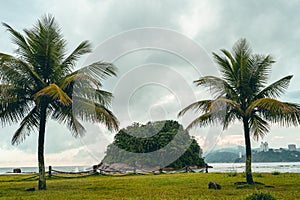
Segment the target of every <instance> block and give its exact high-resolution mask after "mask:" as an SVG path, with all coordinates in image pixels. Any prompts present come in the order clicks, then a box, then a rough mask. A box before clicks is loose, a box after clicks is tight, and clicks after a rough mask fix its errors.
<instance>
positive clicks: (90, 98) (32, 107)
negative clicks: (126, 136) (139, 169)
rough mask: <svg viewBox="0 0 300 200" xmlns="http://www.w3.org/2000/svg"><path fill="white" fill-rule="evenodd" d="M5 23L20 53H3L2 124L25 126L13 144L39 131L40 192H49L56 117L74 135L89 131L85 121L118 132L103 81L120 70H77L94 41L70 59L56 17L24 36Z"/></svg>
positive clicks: (102, 66)
mask: <svg viewBox="0 0 300 200" xmlns="http://www.w3.org/2000/svg"><path fill="white" fill-rule="evenodd" d="M3 25H4V26H5V27H6V29H7V30H8V32H9V33H10V34H11V36H12V41H13V43H14V44H16V45H17V49H16V51H15V55H14V56H13V55H8V54H4V53H0V88H1V92H0V120H1V123H2V125H11V124H13V123H20V124H19V128H18V129H17V130H16V132H15V133H14V135H13V138H12V144H19V143H20V142H22V141H23V140H24V139H25V138H26V137H27V136H29V135H30V133H32V132H34V131H38V166H39V182H38V188H39V189H46V180H45V166H44V138H45V127H46V122H47V121H48V119H50V118H51V119H53V120H56V121H58V122H59V123H61V124H65V125H66V126H67V127H68V128H69V129H70V131H71V133H72V135H73V136H75V137H78V136H82V135H83V134H84V133H85V129H84V127H83V125H82V122H83V121H86V122H91V123H98V122H99V123H104V124H105V125H106V127H107V128H108V129H109V130H117V129H118V121H117V119H116V117H115V116H114V115H113V113H112V112H111V111H110V110H109V105H110V102H111V100H112V94H111V93H109V92H107V91H104V90H101V86H102V84H101V82H102V81H103V80H104V79H105V78H108V77H110V76H114V75H116V68H115V67H114V66H113V65H112V64H110V63H105V62H96V63H93V64H91V65H89V66H86V67H83V68H81V69H80V70H77V71H74V67H75V64H76V61H77V60H78V59H79V58H80V57H81V56H82V55H84V54H86V53H89V52H91V46H90V43H89V42H88V41H84V42H82V43H80V44H79V45H78V46H77V48H76V49H75V50H74V51H73V52H71V53H70V54H69V55H68V56H67V52H66V41H65V40H64V38H63V37H62V35H61V31H60V28H59V27H58V25H57V23H56V22H55V19H54V17H53V16H51V15H48V16H44V17H42V18H41V19H40V20H38V21H37V23H36V24H35V26H34V27H33V28H31V29H24V34H21V33H19V32H18V31H16V30H15V29H13V28H12V27H11V26H9V25H8V24H5V23H3Z"/></svg>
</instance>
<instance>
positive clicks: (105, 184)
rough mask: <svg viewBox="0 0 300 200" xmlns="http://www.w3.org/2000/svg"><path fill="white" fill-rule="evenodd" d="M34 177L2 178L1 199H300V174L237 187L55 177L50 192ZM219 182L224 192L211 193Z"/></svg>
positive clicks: (228, 180)
mask: <svg viewBox="0 0 300 200" xmlns="http://www.w3.org/2000/svg"><path fill="white" fill-rule="evenodd" d="M30 176H32V175H17V176H14V175H1V176H0V199H51V200H53V199H230V200H232V199H245V197H246V196H248V195H249V194H252V193H253V192H257V191H263V192H268V193H270V194H272V195H273V196H274V197H276V199H300V193H299V191H300V174H289V173H285V174H254V179H255V181H257V182H261V183H264V185H254V186H251V187H249V186H248V185H239V186H236V185H234V183H235V182H239V181H244V179H245V178H244V174H241V173H238V174H236V173H229V174H228V173H208V174H205V173H180V174H161V175H152V174H149V175H126V176H121V175H120V176H103V175H94V176H89V177H84V178H55V177H52V178H51V179H48V181H47V190H46V191H34V192H28V191H24V190H25V189H27V188H31V187H35V188H37V181H36V180H32V179H26V178H28V177H30ZM210 181H215V182H217V183H219V184H220V185H221V186H222V189H221V190H208V188H207V185H208V182H210Z"/></svg>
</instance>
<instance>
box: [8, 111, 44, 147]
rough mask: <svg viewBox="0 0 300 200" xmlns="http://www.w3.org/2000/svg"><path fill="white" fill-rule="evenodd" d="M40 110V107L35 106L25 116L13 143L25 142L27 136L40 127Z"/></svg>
mask: <svg viewBox="0 0 300 200" xmlns="http://www.w3.org/2000/svg"><path fill="white" fill-rule="evenodd" d="M38 119H39V111H38V108H37V107H36V106H35V107H34V108H33V109H32V110H31V111H30V112H29V113H28V114H27V116H26V117H24V118H23V120H22V122H21V124H20V127H19V128H18V129H17V131H16V132H15V134H14V135H13V138H12V140H11V143H12V144H13V145H15V144H19V143H21V142H23V141H24V140H25V138H26V136H29V135H30V133H31V132H32V131H34V130H36V129H38V127H39V120H38Z"/></svg>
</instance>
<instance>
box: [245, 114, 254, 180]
mask: <svg viewBox="0 0 300 200" xmlns="http://www.w3.org/2000/svg"><path fill="white" fill-rule="evenodd" d="M243 125H244V136H245V146H246V181H247V183H248V184H253V178H252V171H251V141H250V129H249V121H248V118H244V119H243Z"/></svg>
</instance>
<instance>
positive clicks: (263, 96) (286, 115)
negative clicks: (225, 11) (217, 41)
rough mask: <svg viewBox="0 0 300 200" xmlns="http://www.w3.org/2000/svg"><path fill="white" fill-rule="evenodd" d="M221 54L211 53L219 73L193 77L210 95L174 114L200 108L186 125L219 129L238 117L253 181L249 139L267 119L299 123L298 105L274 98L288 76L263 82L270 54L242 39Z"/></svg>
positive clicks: (259, 134)
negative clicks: (241, 125) (270, 82)
mask: <svg viewBox="0 0 300 200" xmlns="http://www.w3.org/2000/svg"><path fill="white" fill-rule="evenodd" d="M221 52H222V53H223V56H222V55H218V54H216V53H213V57H214V60H215V62H216V63H217V65H218V67H219V70H220V73H221V77H216V76H204V77H201V78H200V79H199V80H196V81H194V83H195V84H196V85H197V86H204V87H207V88H208V89H209V92H210V93H211V94H212V97H213V98H212V99H208V100H200V101H198V102H195V103H192V104H191V105H189V106H187V107H186V108H184V109H183V110H181V111H180V113H179V114H178V116H182V115H184V114H185V113H186V112H187V111H189V110H194V111H196V112H198V111H201V114H200V116H199V117H197V118H196V119H195V120H193V121H192V122H191V123H190V124H189V125H188V127H187V129H190V128H192V127H196V126H206V125H209V124H215V123H218V124H222V125H223V129H227V128H228V126H229V125H230V124H232V123H234V122H235V121H236V120H238V121H241V122H242V124H243V129H244V138H245V146H246V181H247V183H249V184H252V183H253V178H252V173H251V140H250V136H252V137H253V138H254V139H256V140H258V139H259V138H260V137H263V136H264V135H265V134H267V133H268V132H269V130H270V123H279V124H280V125H286V126H289V125H298V124H299V109H300V107H299V105H297V104H294V103H287V102H282V101H280V100H278V99H277V98H278V97H279V96H280V95H281V94H283V93H284V92H285V90H286V89H287V87H288V85H289V82H290V80H291V78H292V76H286V77H283V78H281V79H280V80H278V81H276V82H274V83H272V84H270V85H267V80H268V75H269V74H270V69H271V65H272V64H273V63H274V60H273V58H272V57H271V56H270V55H258V54H253V53H252V50H251V48H250V47H249V45H248V43H247V41H246V40H245V39H240V40H239V41H237V42H236V43H235V45H234V46H233V49H232V52H229V51H227V50H224V49H222V50H221Z"/></svg>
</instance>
